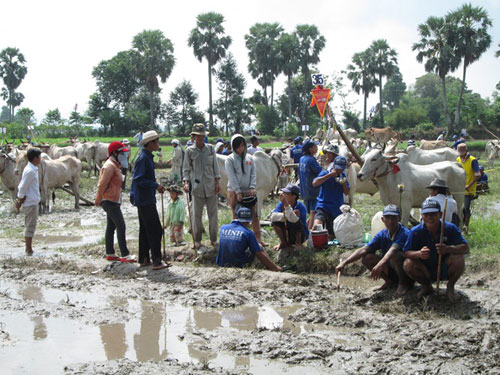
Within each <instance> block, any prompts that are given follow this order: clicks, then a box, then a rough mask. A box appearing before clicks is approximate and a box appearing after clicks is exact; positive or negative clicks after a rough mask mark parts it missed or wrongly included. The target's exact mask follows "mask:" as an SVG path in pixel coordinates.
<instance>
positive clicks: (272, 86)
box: [271, 73, 274, 107]
mask: <svg viewBox="0 0 500 375" xmlns="http://www.w3.org/2000/svg"><path fill="white" fill-rule="evenodd" d="M273 103H274V78H273V74H272V73H271V107H272V106H273Z"/></svg>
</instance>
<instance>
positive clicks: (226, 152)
mask: <svg viewBox="0 0 500 375" xmlns="http://www.w3.org/2000/svg"><path fill="white" fill-rule="evenodd" d="M231 152H232V151H231ZM221 154H222V155H229V151H228V149H227V148H225V149H224V150H222V152H221Z"/></svg>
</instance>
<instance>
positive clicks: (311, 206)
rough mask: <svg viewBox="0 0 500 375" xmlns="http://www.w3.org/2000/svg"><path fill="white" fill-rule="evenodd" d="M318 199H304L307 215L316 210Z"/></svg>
mask: <svg viewBox="0 0 500 375" xmlns="http://www.w3.org/2000/svg"><path fill="white" fill-rule="evenodd" d="M316 202H317V199H316V198H314V199H304V205H305V206H306V210H307V213H309V212H311V211H315V210H316Z"/></svg>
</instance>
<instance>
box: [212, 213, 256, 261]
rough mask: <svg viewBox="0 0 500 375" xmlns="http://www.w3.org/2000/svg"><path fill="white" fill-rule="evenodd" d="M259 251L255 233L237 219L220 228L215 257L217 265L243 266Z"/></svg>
mask: <svg viewBox="0 0 500 375" xmlns="http://www.w3.org/2000/svg"><path fill="white" fill-rule="evenodd" d="M259 251H262V249H261V248H260V246H259V243H258V242H257V239H256V238H255V234H253V232H252V231H251V230H250V229H248V228H247V227H245V226H244V225H243V224H241V223H240V222H239V221H237V220H234V221H233V222H231V224H226V225H223V226H222V227H221V228H220V234H219V252H218V253H217V259H216V262H217V264H218V265H219V267H244V266H245V265H246V264H249V263H251V262H252V261H253V259H254V257H255V253H257V252H259Z"/></svg>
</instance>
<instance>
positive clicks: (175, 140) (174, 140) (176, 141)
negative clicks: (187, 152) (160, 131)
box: [170, 139, 181, 145]
mask: <svg viewBox="0 0 500 375" xmlns="http://www.w3.org/2000/svg"><path fill="white" fill-rule="evenodd" d="M170 144H172V145H174V144H175V145H180V144H181V143H180V142H179V140H178V139H172V142H170Z"/></svg>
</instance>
